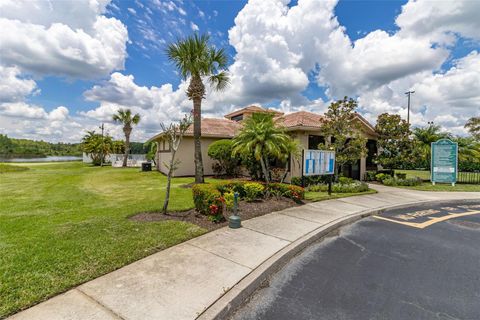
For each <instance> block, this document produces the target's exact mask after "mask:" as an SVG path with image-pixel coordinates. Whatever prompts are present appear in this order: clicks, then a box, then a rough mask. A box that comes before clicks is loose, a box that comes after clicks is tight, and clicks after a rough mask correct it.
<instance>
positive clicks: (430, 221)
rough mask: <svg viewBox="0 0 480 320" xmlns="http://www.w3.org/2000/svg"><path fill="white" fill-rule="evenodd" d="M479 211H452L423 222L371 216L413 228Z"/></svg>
mask: <svg viewBox="0 0 480 320" xmlns="http://www.w3.org/2000/svg"><path fill="white" fill-rule="evenodd" d="M479 213H480V211H468V212H464V213H452V214H448V215H446V216H443V217H428V218H429V219H430V220H429V221H425V222H421V223H415V222H404V221H398V220H394V219H389V218H385V217H381V216H373V217H374V218H377V219H380V220H386V221H390V222H394V223H398V224H403V225H405V226H409V227H413V228H418V229H424V228H426V227H428V226H431V225H432V224H434V223H437V222H442V221H445V220H449V219H453V218H458V217H464V216H471V215H474V214H479Z"/></svg>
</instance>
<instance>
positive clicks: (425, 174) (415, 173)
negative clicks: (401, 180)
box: [395, 169, 430, 180]
mask: <svg viewBox="0 0 480 320" xmlns="http://www.w3.org/2000/svg"><path fill="white" fill-rule="evenodd" d="M395 173H406V174H407V178H415V177H419V178H421V179H422V180H430V171H428V170H400V169H395Z"/></svg>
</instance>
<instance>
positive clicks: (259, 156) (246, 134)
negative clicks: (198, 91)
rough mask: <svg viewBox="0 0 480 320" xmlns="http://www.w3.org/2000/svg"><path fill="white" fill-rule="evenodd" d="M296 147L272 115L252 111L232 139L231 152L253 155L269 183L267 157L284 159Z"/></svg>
mask: <svg viewBox="0 0 480 320" xmlns="http://www.w3.org/2000/svg"><path fill="white" fill-rule="evenodd" d="M295 147H296V145H295V144H294V143H292V138H291V137H290V136H289V135H288V134H286V133H285V132H284V130H283V129H281V128H279V127H277V126H276V125H275V122H274V121H273V115H272V114H268V113H254V114H252V116H251V117H249V118H248V119H247V120H245V122H244V126H243V128H242V129H241V130H240V132H239V134H238V135H237V136H236V137H235V138H234V139H233V154H234V155H237V154H240V155H253V156H254V157H255V159H256V160H257V161H260V164H261V166H262V172H263V176H264V178H265V182H266V183H269V182H270V178H269V174H268V172H269V171H268V159H269V157H270V158H271V157H274V158H277V159H280V160H283V159H285V155H286V154H287V152H290V151H293V149H294V148H295Z"/></svg>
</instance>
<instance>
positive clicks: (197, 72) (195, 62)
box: [167, 34, 229, 183]
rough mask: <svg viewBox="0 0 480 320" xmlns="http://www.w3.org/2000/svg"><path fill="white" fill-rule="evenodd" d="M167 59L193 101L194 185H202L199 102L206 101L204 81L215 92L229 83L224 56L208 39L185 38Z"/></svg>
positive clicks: (168, 52)
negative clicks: (187, 81)
mask: <svg viewBox="0 0 480 320" xmlns="http://www.w3.org/2000/svg"><path fill="white" fill-rule="evenodd" d="M167 55H168V59H169V60H170V61H172V62H173V63H174V64H175V66H176V67H177V69H178V71H179V72H180V74H181V75H182V77H183V78H184V79H185V80H186V79H187V78H190V84H189V86H188V89H187V96H188V98H189V99H190V100H192V101H193V137H194V143H195V182H196V183H203V182H204V180H203V162H202V149H201V142H200V137H201V135H202V129H201V114H202V110H201V109H202V99H204V98H205V85H204V84H203V80H204V79H206V80H207V81H208V82H209V84H210V85H211V86H212V88H213V89H214V90H217V91H221V90H223V89H225V88H226V87H227V85H228V83H229V77H228V73H227V72H226V71H225V70H222V69H225V68H226V67H227V61H228V58H227V54H226V53H225V51H224V49H216V48H215V47H213V46H211V45H210V44H209V36H207V35H202V36H198V35H197V34H195V35H194V36H191V37H188V38H186V39H182V40H178V41H177V42H176V43H172V44H170V45H169V46H168V49H167Z"/></svg>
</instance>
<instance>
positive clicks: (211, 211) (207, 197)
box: [192, 183, 224, 215]
mask: <svg viewBox="0 0 480 320" xmlns="http://www.w3.org/2000/svg"><path fill="white" fill-rule="evenodd" d="M192 193H193V202H194V204H195V208H196V209H197V211H198V212H200V213H202V214H207V215H217V214H221V213H222V210H223V201H224V199H223V198H222V194H221V193H220V191H218V190H217V187H216V185H215V184H203V183H202V184H196V185H194V186H193V187H192Z"/></svg>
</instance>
